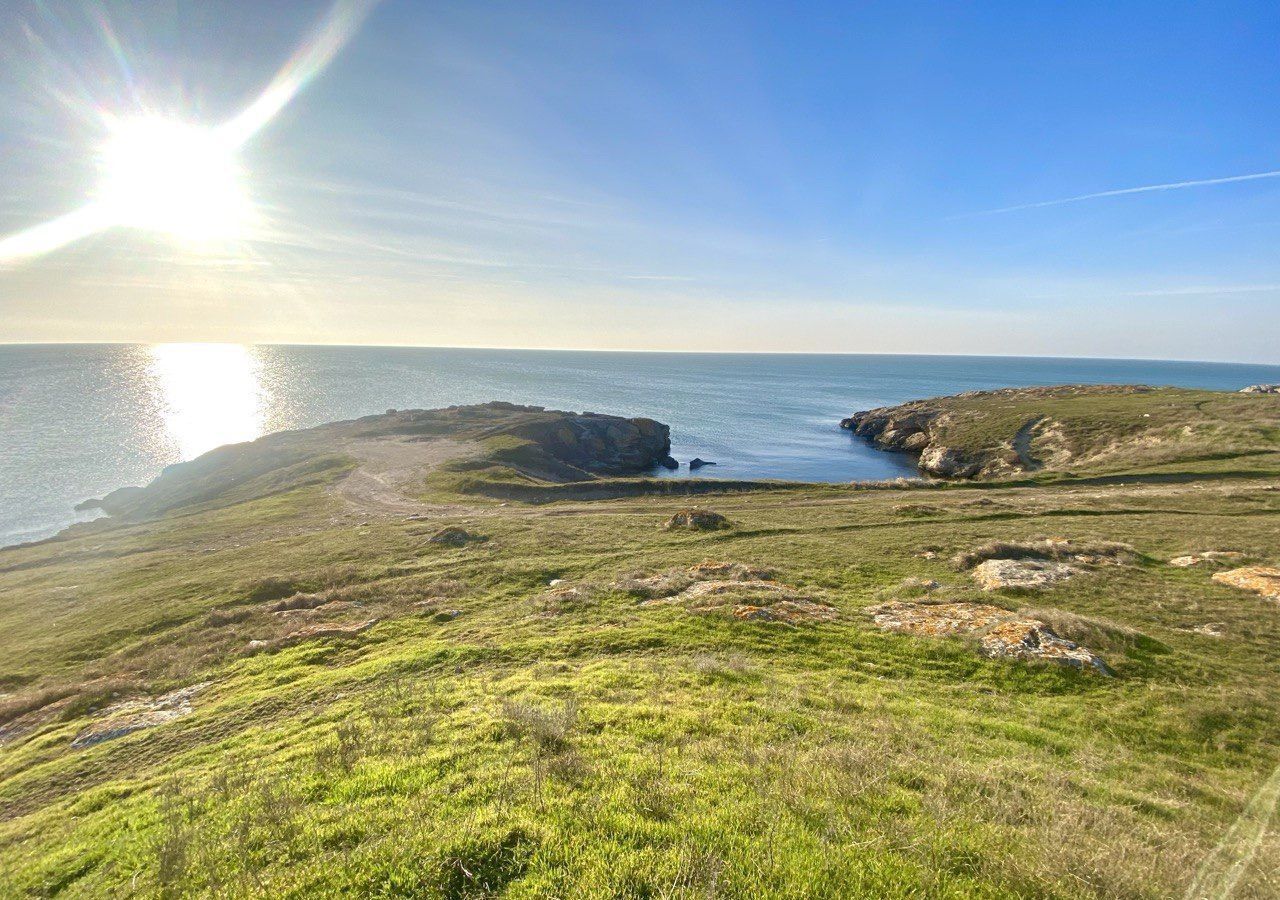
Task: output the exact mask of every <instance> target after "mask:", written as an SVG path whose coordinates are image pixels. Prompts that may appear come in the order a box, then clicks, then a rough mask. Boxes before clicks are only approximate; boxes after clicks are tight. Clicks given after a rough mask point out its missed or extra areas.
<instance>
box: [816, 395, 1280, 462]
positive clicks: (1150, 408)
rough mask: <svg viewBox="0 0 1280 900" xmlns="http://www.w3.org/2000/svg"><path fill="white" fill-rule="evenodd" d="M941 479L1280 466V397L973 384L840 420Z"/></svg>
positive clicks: (843, 424)
mask: <svg viewBox="0 0 1280 900" xmlns="http://www.w3.org/2000/svg"><path fill="white" fill-rule="evenodd" d="M840 425H841V427H842V428H846V429H848V430H850V431H852V432H854V433H855V434H857V435H860V436H862V437H864V438H867V439H868V440H869V441H871V442H872V443H873V444H874V445H875V446H876V447H878V448H880V449H882V450H890V451H899V452H908V453H915V454H919V468H920V471H921V472H922V473H924V474H926V475H931V476H935V477H939V478H993V477H1003V476H1013V475H1019V474H1023V473H1028V472H1036V471H1040V470H1047V471H1061V472H1067V471H1069V472H1072V473H1076V474H1083V473H1091V474H1093V473H1102V472H1122V471H1143V470H1145V471H1162V472H1166V473H1167V472H1172V471H1178V470H1181V469H1186V468H1187V467H1188V466H1192V464H1194V466H1193V468H1195V469H1196V470H1199V471H1203V470H1206V469H1208V468H1218V469H1225V468H1228V467H1230V468H1232V469H1234V470H1241V469H1248V470H1255V469H1257V468H1258V467H1259V466H1262V465H1266V466H1272V465H1277V464H1280V395H1276V394H1267V393H1265V392H1261V391H1253V392H1248V393H1245V392H1239V393H1234V392H1225V391H1202V390H1188V389H1180V388H1156V387H1148V386H1145V385H1061V386H1057V387H1036V388H1006V389H1003V390H997V391H970V392H967V393H963V394H956V395H954V396H950V397H935V398H932V399H928V400H917V401H913V402H911V403H904V404H901V405H899V406H887V407H881V408H879V409H871V410H866V411H863V412H858V413H855V414H853V415H852V416H850V417H849V418H847V419H845V420H843V421H842V422H841V423H840Z"/></svg>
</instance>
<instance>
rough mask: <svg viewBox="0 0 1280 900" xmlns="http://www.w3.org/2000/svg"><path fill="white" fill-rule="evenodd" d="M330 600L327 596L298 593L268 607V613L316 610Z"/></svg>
mask: <svg viewBox="0 0 1280 900" xmlns="http://www.w3.org/2000/svg"><path fill="white" fill-rule="evenodd" d="M329 600H330V598H329V597H328V596H326V595H325V594H304V593H301V592H299V593H296V594H293V595H292V596H289V597H285V598H284V599H283V600H277V601H276V602H275V603H272V604H271V605H270V606H268V607H267V612H273V613H274V612H287V611H289V610H291V609H315V608H316V607H317V606H323V605H324V604H326V603H328V602H329Z"/></svg>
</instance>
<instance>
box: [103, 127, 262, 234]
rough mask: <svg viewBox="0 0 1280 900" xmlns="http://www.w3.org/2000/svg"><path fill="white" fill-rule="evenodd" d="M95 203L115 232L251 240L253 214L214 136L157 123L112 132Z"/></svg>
mask: <svg viewBox="0 0 1280 900" xmlns="http://www.w3.org/2000/svg"><path fill="white" fill-rule="evenodd" d="M98 167H99V171H100V179H101V181H100V183H99V187H98V191H97V195H96V197H95V201H96V203H97V205H98V206H99V207H100V208H101V209H102V211H103V215H104V216H105V217H106V218H107V219H108V220H110V221H112V222H114V223H115V224H117V225H121V226H124V227H126V228H137V229H141V230H144V231H150V232H153V233H159V234H165V235H171V236H173V237H176V238H180V239H183V240H186V241H190V242H197V243H204V242H210V241H228V240H237V239H245V238H247V237H249V236H250V234H251V230H252V227H253V225H254V221H255V210H254V206H253V203H252V201H251V200H250V198H249V192H248V189H247V187H246V183H245V174H244V171H243V169H242V167H241V165H240V161H239V160H238V159H237V157H236V149H235V147H234V146H233V145H231V144H229V143H228V142H227V141H226V140H225V139H223V138H222V137H221V136H220V135H219V133H218V132H217V131H216V130H214V129H209V128H203V127H201V126H199V125H191V124H187V123H184V122H176V121H172V120H168V119H162V118H137V119H124V120H121V121H118V122H115V123H113V124H112V128H111V132H110V135H109V136H108V138H107V140H106V142H105V143H104V144H103V145H102V147H101V148H100V150H99V152H98Z"/></svg>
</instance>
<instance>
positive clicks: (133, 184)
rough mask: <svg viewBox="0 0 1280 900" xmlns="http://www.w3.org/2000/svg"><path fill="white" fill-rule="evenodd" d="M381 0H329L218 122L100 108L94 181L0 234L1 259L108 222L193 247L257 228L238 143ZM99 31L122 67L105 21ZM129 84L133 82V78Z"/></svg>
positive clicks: (49, 247) (243, 236)
mask: <svg viewBox="0 0 1280 900" xmlns="http://www.w3.org/2000/svg"><path fill="white" fill-rule="evenodd" d="M378 2H379V0H335V2H334V4H333V6H331V7H330V8H329V12H328V15H326V16H325V18H324V19H323V20H322V21H321V22H320V24H319V26H318V27H317V28H316V30H315V31H314V32H313V33H312V35H311V36H310V38H309V39H308V40H306V41H305V42H303V44H302V45H301V46H300V47H299V48H298V50H297V52H296V53H294V55H293V56H292V57H291V58H290V59H289V61H288V62H286V63H285V64H284V65H283V66H282V67H281V68H280V69H279V71H277V72H276V74H275V76H274V77H273V78H272V79H271V81H270V82H269V83H268V84H267V86H266V87H265V88H264V89H263V91H262V92H261V93H260V94H259V95H258V96H257V97H256V98H255V99H254V100H253V102H251V103H250V104H249V105H248V106H246V107H245V108H244V110H242V111H241V112H240V113H239V114H238V115H236V116H235V117H233V118H232V119H230V120H228V121H226V122H224V123H222V124H221V125H219V126H216V127H208V126H202V125H197V124H193V123H189V122H184V121H181V120H180V119H176V118H166V117H162V116H156V115H138V116H132V117H128V116H113V115H109V114H103V115H102V118H103V119H104V121H105V122H106V124H107V137H106V140H105V141H104V142H103V143H102V145H101V146H100V147H99V148H98V153H97V163H98V169H99V183H98V187H97V189H96V191H95V193H94V196H93V197H92V198H91V199H90V200H89V202H88V203H86V204H85V205H84V206H82V207H80V208H79V209H76V210H72V211H71V212H69V213H67V214H65V215H62V216H59V217H57V218H55V219H51V220H49V221H47V222H42V223H40V224H39V225H33V226H32V227H30V228H27V229H24V230H22V231H18V232H15V233H13V234H9V235H6V236H4V237H0V266H5V265H14V264H18V263H23V262H26V261H28V260H31V259H34V258H36V257H39V256H43V255H45V254H46V253H51V252H53V251H54V250H57V249H59V248H60V247H64V246H66V245H67V244H70V243H73V242H75V241H78V240H80V239H82V238H86V237H88V236H90V235H93V234H96V233H98V232H100V231H105V230H107V229H109V228H114V227H125V228H134V229H140V230H143V231H147V232H150V233H154V234H161V235H165V236H168V237H171V238H177V239H180V240H183V241H185V242H187V243H190V244H192V245H193V246H196V247H200V246H202V245H205V244H208V243H211V242H227V241H233V240H247V239H250V238H252V237H253V236H254V234H255V226H256V225H257V224H258V218H259V217H258V213H257V210H256V208H255V207H254V204H253V202H252V200H251V197H250V194H249V190H248V186H247V184H248V183H247V178H246V175H245V172H244V170H243V168H242V167H241V164H240V161H239V158H238V155H237V154H238V151H239V149H240V147H241V146H242V145H243V144H244V143H245V142H246V141H248V140H249V139H250V138H252V137H253V136H254V135H255V134H256V133H257V132H258V131H260V130H261V129H262V128H264V127H265V126H266V125H267V124H268V123H269V122H270V121H271V120H272V119H273V118H275V116H276V115H278V114H279V112H280V110H282V109H283V108H284V107H285V106H286V105H287V104H288V103H289V102H290V101H292V100H293V98H294V97H296V96H297V95H298V92H299V91H301V90H302V89H303V88H304V87H306V85H307V83H308V82H310V81H311V80H312V79H314V78H315V77H317V76H318V75H319V74H320V73H321V72H322V71H324V69H325V68H326V67H327V66H328V65H329V63H331V62H332V61H333V59H334V57H335V56H337V55H338V53H339V52H340V51H341V50H342V48H343V47H344V46H346V44H347V42H348V41H350V40H351V38H352V37H354V36H355V34H356V32H357V31H358V30H359V28H360V25H361V24H362V23H363V22H364V20H365V18H366V17H367V16H368V15H369V13H370V12H372V10H373V8H374V7H375V6H376V5H377V4H378ZM102 29H103V35H104V40H106V41H107V42H108V44H109V45H110V46H111V48H112V50H113V52H114V53H115V54H116V55H117V56H118V57H120V59H121V66H122V68H124V69H125V70H126V71H128V69H129V66H128V65H127V63H128V61H127V60H126V59H124V57H123V55H122V54H123V51H122V50H120V47H119V42H118V41H116V40H115V37H114V34H113V33H112V31H111V28H110V25H109V23H107V22H106V21H105V20H103V23H102ZM130 86H131V87H134V85H132V84H131V85H130Z"/></svg>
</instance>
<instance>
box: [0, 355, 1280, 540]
mask: <svg viewBox="0 0 1280 900" xmlns="http://www.w3.org/2000/svg"><path fill="white" fill-rule="evenodd" d="M1260 381H1267V382H1280V367H1277V366H1242V365H1228V364H1217V363H1180V362H1150V361H1131V360H1091V359H1019V358H1006V357H940V356H836V355H764V354H675V353H591V352H561V351H519V350H446V349H430V348H421V349H420V348H385V347H382V348H369V347H282V346H255V347H239V346H235V345H207V344H193V345H173V344H169V345H156V346H146V345H58V346H32V345H8V346H0V442H2V443H0V544H8V543H16V542H20V541H26V540H34V539H37V538H41V537H46V536H48V535H50V534H53V533H54V532H56V531H57V530H58V529H60V528H62V527H64V526H65V525H67V524H69V523H70V522H72V521H75V520H76V518H77V517H76V515H75V514H74V513H73V512H72V510H71V507H72V506H73V505H74V504H75V503H77V502H78V501H80V500H83V499H85V498H86V497H93V496H101V495H102V494H104V493H106V492H107V491H110V490H112V489H114V488H117V487H120V486H122V485H126V484H142V483H145V482H146V481H148V480H149V479H151V478H153V477H155V475H156V474H158V473H159V471H160V470H161V469H162V468H163V467H164V466H166V465H168V464H169V463H173V462H177V461H179V460H181V459H187V458H191V457H192V456H195V455H198V454H199V453H202V452H204V451H205V450H208V449H211V448H213V447H215V446H217V445H219V444H223V443H229V442H233V441H240V440H249V439H252V438H254V437H256V436H258V435H259V434H265V433H267V432H270V431H277V430H280V429H284V428H298V427H305V426H308V425H317V424H319V423H321V422H326V421H332V420H334V419H345V418H352V417H355V416H361V415H367V414H369V413H375V412H381V411H383V410H385V409H387V408H390V407H396V408H401V409H404V408H412V407H423V408H428V407H435V406H447V405H449V404H452V403H476V402H483V401H486V400H511V401H515V402H520V403H533V404H538V405H542V406H549V407H556V408H560V409H571V410H578V411H582V410H594V411H596V412H604V413H616V414H622V415H645V416H651V417H653V418H656V419H659V420H661V421H663V422H666V423H668V424H669V425H671V429H672V444H673V448H672V450H673V453H674V455H675V456H676V458H677V459H679V460H681V461H682V462H687V461H688V460H690V459H692V458H693V457H695V456H701V457H702V458H703V459H709V460H714V461H716V462H717V463H718V465H717V466H715V467H713V468H707V469H704V470H702V472H701V473H699V474H700V475H706V476H710V477H721V478H787V479H800V480H814V481H848V480H852V479H869V478H885V477H892V476H895V475H900V474H904V473H909V472H911V467H910V462H909V461H908V460H906V459H904V458H902V457H899V456H895V455H891V454H885V453H880V452H877V451H875V450H873V449H871V448H870V447H868V446H867V445H866V444H865V443H863V442H862V441H861V440H859V439H856V438H853V437H852V436H850V435H849V434H848V433H847V432H844V431H841V430H840V428H839V424H838V423H839V421H840V419H841V418H843V417H844V416H847V415H849V414H850V413H852V412H855V411H857V410H860V409H866V408H869V407H873V406H881V405H884V404H889V403H899V402H902V401H905V400H911V399H915V398H919V397H929V396H935V395H938V394H951V393H956V392H958V391H964V390H971V389H981V388H993V387H1005V386H1010V385H1037V384H1060V383H1067V382H1070V383H1084V382H1112V383H1138V382H1140V383H1147V384H1173V385H1183V386H1188V387H1206V388H1220V389H1229V390H1235V389H1238V388H1240V387H1242V386H1244V385H1246V384H1251V383H1254V382H1260ZM676 477H687V469H682V470H681V472H680V474H678V475H677V476H676Z"/></svg>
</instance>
